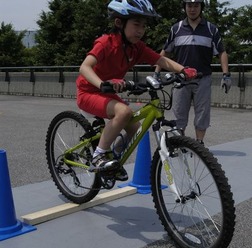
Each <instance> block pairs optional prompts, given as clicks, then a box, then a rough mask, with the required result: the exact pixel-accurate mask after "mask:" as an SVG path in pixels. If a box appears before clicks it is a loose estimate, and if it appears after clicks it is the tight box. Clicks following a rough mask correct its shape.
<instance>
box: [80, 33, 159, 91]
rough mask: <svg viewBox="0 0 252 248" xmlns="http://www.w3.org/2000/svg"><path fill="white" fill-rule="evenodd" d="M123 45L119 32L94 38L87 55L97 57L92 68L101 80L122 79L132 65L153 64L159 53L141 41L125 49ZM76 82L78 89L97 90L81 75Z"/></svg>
mask: <svg viewBox="0 0 252 248" xmlns="http://www.w3.org/2000/svg"><path fill="white" fill-rule="evenodd" d="M123 46H124V44H123V42H122V36H121V34H108V35H103V36H101V37H100V38H98V39H97V40H95V42H94V46H93V48H92V50H91V51H90V52H89V53H88V55H89V54H90V55H93V56H95V58H96V59H97V64H96V65H95V67H94V68H93V69H94V71H95V73H96V74H97V75H98V76H99V77H100V78H101V80H102V81H106V80H111V79H115V78H117V79H123V78H124V76H125V74H126V73H127V72H128V71H129V70H130V69H131V68H132V67H133V66H134V65H136V64H140V63H147V64H150V65H155V63H156V62H157V61H158V59H159V58H160V54H158V53H156V52H154V51H153V50H152V49H150V48H149V47H147V46H146V45H145V43H144V42H142V41H139V42H137V43H136V44H131V45H128V46H127V47H126V49H124V47H123ZM76 83H77V86H78V88H79V89H82V90H85V91H88V92H94V91H99V89H98V88H96V87H95V86H94V85H92V84H91V83H89V82H88V81H87V80H86V79H85V78H84V77H83V76H82V75H79V77H78V78H77V80H76Z"/></svg>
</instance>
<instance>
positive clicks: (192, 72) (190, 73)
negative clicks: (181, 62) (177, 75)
mask: <svg viewBox="0 0 252 248" xmlns="http://www.w3.org/2000/svg"><path fill="white" fill-rule="evenodd" d="M181 73H183V74H184V75H185V79H186V80H191V79H194V78H196V77H197V70H196V69H194V68H190V67H184V69H183V70H182V71H181Z"/></svg>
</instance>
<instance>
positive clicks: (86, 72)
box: [79, 55, 102, 89]
mask: <svg viewBox="0 0 252 248" xmlns="http://www.w3.org/2000/svg"><path fill="white" fill-rule="evenodd" d="M96 64H97V60H96V58H95V57H94V56H92V55H88V56H87V57H86V58H85V60H84V61H83V62H82V64H81V66H80V69H79V71H80V74H81V75H82V76H84V77H85V78H86V79H87V81H88V82H90V83H91V84H93V85H94V86H96V87H97V88H99V89H100V85H101V83H102V80H101V79H100V78H99V77H98V76H97V74H96V73H95V72H94V70H93V67H94V66H95V65H96Z"/></svg>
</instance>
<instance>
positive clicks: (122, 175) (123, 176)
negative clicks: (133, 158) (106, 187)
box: [115, 167, 129, 181]
mask: <svg viewBox="0 0 252 248" xmlns="http://www.w3.org/2000/svg"><path fill="white" fill-rule="evenodd" d="M115 179H116V180H117V181H127V180H128V179H129V177H128V173H127V171H126V170H125V169H124V168H123V167H121V168H120V169H118V171H117V173H116V176H115Z"/></svg>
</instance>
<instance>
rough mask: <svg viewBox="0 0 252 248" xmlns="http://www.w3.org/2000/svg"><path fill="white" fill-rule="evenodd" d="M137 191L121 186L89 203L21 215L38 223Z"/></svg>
mask: <svg viewBox="0 0 252 248" xmlns="http://www.w3.org/2000/svg"><path fill="white" fill-rule="evenodd" d="M136 192H137V189H136V188H134V187H130V186H127V187H124V188H119V189H115V190H111V191H107V192H105V193H102V194H99V195H97V196H96V197H95V198H94V199H93V200H91V201H90V202H87V203H83V204H75V203H66V204H62V205H59V206H56V207H52V208H48V209H45V210H41V211H38V212H35V213H31V214H27V215H24V216H21V219H22V220H23V222H25V223H26V224H29V225H37V224H40V223H43V222H46V221H49V220H52V219H55V218H59V217H61V216H64V215H67V214H72V213H75V212H77V211H80V210H84V209H87V208H91V207H94V206H97V205H100V204H103V203H106V202H109V201H113V200H116V199H120V198H122V197H125V196H128V195H132V194H135V193H136Z"/></svg>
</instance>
